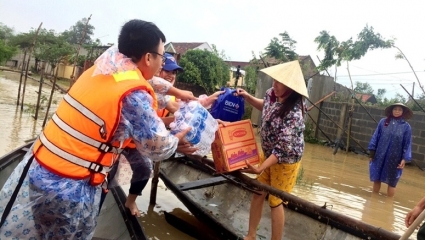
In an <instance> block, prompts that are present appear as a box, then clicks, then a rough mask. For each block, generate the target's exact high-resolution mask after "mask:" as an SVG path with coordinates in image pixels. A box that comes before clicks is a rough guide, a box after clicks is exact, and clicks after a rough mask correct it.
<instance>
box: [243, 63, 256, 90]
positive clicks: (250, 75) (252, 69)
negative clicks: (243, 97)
mask: <svg viewBox="0 0 425 240" xmlns="http://www.w3.org/2000/svg"><path fill="white" fill-rule="evenodd" d="M244 70H245V87H246V89H245V90H247V91H248V92H249V93H255V88H256V85H257V78H258V74H257V71H258V68H257V66H255V65H252V64H250V65H248V66H246V67H245V69H244Z"/></svg>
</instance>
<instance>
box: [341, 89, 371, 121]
mask: <svg viewBox="0 0 425 240" xmlns="http://www.w3.org/2000/svg"><path fill="white" fill-rule="evenodd" d="M347 89H348V88H347ZM348 91H350V93H351V94H353V93H352V92H351V90H350V89H348ZM354 99H355V100H356V102H357V103H358V104H359V105H360V106H361V107H362V108H363V109H364V110H365V111H366V113H367V115H369V117H370V118H372V120H373V121H374V122H375V123H378V122H377V121H376V120H375V118H374V117H372V115H371V114H370V112H369V111H368V110H367V109H366V108H365V107H364V106H363V104H362V103H361V102H360V101H359V100H358V99H357V98H354Z"/></svg>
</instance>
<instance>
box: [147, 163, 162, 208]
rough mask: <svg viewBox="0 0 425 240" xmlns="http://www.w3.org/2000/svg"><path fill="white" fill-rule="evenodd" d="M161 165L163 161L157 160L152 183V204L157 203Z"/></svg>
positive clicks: (150, 202)
mask: <svg viewBox="0 0 425 240" xmlns="http://www.w3.org/2000/svg"><path fill="white" fill-rule="evenodd" d="M160 166H161V161H158V162H155V164H154V168H153V178H152V183H151V184H152V185H151V196H150V200H149V204H150V205H155V203H156V193H157V191H158V182H159V170H160Z"/></svg>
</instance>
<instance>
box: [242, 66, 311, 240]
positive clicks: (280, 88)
mask: <svg viewBox="0 0 425 240" xmlns="http://www.w3.org/2000/svg"><path fill="white" fill-rule="evenodd" d="M261 71H262V72H264V73H265V74H267V75H268V76H270V77H271V78H273V85H272V88H270V89H268V90H267V91H266V95H265V97H264V99H259V98H255V97H253V96H252V95H250V94H249V93H247V92H246V91H244V90H242V89H237V94H238V95H241V96H243V97H244V98H245V100H246V101H247V102H248V103H249V104H251V105H252V106H253V107H255V108H257V109H258V110H260V111H262V124H261V145H262V147H263V150H264V155H265V157H266V159H263V160H261V161H260V165H259V166H258V167H255V166H252V165H250V164H249V163H248V162H247V166H248V168H247V169H245V170H244V171H245V172H248V173H254V174H258V178H257V180H258V181H260V182H262V183H264V184H268V185H270V186H272V187H275V188H277V189H279V190H282V191H285V192H291V190H292V188H293V187H294V185H295V181H296V178H297V174H298V169H299V166H300V161H301V156H302V154H303V152H304V135H303V132H304V128H305V126H304V112H305V105H304V102H303V96H304V97H308V94H307V88H306V85H305V81H304V77H303V74H302V72H301V68H300V65H299V63H298V61H292V62H288V63H283V64H279V65H276V66H273V67H269V68H265V69H263V70H261ZM265 197H266V193H265V192H262V194H261V195H256V194H254V195H253V198H252V202H251V210H250V217H249V230H248V235H247V236H246V237H245V239H255V238H256V231H257V226H258V224H259V222H260V219H261V215H262V209H263V203H264V198H265ZM268 201H269V206H270V208H271V215H272V239H282V235H283V226H284V222H285V216H284V210H283V206H282V199H280V198H277V197H275V196H269V199H268Z"/></svg>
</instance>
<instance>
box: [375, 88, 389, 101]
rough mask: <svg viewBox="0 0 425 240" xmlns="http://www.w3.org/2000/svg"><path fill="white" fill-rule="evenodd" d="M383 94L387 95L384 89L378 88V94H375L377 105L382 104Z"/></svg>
mask: <svg viewBox="0 0 425 240" xmlns="http://www.w3.org/2000/svg"><path fill="white" fill-rule="evenodd" d="M385 93H387V90H386V89H385V88H379V89H378V93H377V94H376V96H375V97H376V101H377V102H378V103H380V102H382V100H383V99H384V95H385Z"/></svg>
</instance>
